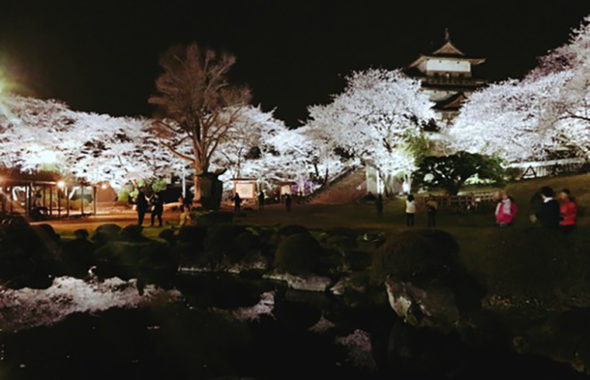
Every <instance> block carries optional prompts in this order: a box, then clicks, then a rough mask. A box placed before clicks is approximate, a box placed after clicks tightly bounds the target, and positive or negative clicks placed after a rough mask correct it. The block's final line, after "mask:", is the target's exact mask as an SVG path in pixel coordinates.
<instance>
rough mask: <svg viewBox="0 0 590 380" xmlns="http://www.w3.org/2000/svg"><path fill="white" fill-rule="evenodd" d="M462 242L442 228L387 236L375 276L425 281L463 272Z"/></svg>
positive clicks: (376, 265) (375, 269)
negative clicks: (461, 259)
mask: <svg viewBox="0 0 590 380" xmlns="http://www.w3.org/2000/svg"><path fill="white" fill-rule="evenodd" d="M458 253H459V245H458V244H457V242H456V241H455V239H454V238H453V237H452V236H451V235H450V234H448V233H446V232H444V231H441V230H411V231H404V232H401V233H399V234H396V235H392V236H390V237H388V239H387V240H386V241H385V243H384V244H383V245H382V246H381V247H380V248H379V249H378V250H377V254H376V255H375V258H374V260H373V266H372V269H373V279H374V280H376V281H378V282H381V281H383V280H385V278H387V277H388V276H391V277H393V278H394V279H395V280H397V281H411V282H413V283H424V282H428V281H431V280H433V279H444V278H447V277H448V276H449V275H451V272H452V271H461V268H462V266H461V265H460V263H459V258H458Z"/></svg>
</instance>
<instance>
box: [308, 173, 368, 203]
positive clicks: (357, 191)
mask: <svg viewBox="0 0 590 380" xmlns="http://www.w3.org/2000/svg"><path fill="white" fill-rule="evenodd" d="M366 193H367V182H366V176H365V170H364V169H363V168H358V169H355V170H353V171H351V172H350V173H348V174H346V175H343V176H342V177H340V178H338V179H336V180H334V181H333V182H332V183H330V184H329V185H328V186H326V187H325V188H323V189H321V190H319V191H318V192H317V193H316V194H314V196H313V197H312V198H311V199H310V200H309V203H310V204H345V203H352V202H354V201H356V200H357V199H359V198H361V197H363V196H364V195H365V194H366Z"/></svg>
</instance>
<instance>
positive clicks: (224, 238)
mask: <svg viewBox="0 0 590 380" xmlns="http://www.w3.org/2000/svg"><path fill="white" fill-rule="evenodd" d="M244 231H245V228H244V227H242V226H237V225H234V224H219V225H215V226H212V227H210V228H209V229H208V230H207V232H208V239H207V250H208V251H211V252H215V253H217V254H220V255H226V254H227V253H229V251H230V250H231V249H232V248H233V247H234V246H233V241H234V239H235V238H236V237H237V236H238V235H239V234H241V233H242V232H244Z"/></svg>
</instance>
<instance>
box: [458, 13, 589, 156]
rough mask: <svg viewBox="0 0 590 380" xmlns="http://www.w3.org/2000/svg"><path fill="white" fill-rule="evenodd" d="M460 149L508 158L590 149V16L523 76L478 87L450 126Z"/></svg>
mask: <svg viewBox="0 0 590 380" xmlns="http://www.w3.org/2000/svg"><path fill="white" fill-rule="evenodd" d="M449 136H450V139H451V143H452V145H453V146H454V147H455V149H457V150H466V151H469V152H474V153H475V152H479V153H486V154H496V155H498V156H499V157H501V158H503V159H504V160H505V161H507V162H520V161H527V160H545V159H549V158H559V157H564V156H571V155H578V156H583V157H585V158H588V156H589V153H590V16H589V17H587V18H586V19H585V20H584V23H583V24H582V26H581V27H580V28H578V29H577V30H575V31H574V32H573V34H572V37H571V39H570V41H569V43H567V44H565V45H564V46H561V47H559V48H557V49H555V50H553V51H551V52H550V53H549V54H548V55H547V56H545V57H542V58H541V59H540V64H539V66H538V67H537V68H535V69H534V70H532V71H531V72H530V73H529V74H528V75H527V76H526V77H525V78H524V79H522V80H513V79H512V80H507V81H505V82H501V83H498V84H493V85H491V86H489V87H487V88H485V89H483V90H481V91H479V92H476V93H474V94H473V95H472V96H471V97H470V98H469V100H468V101H467V102H466V104H465V105H464V106H463V109H462V111H461V113H460V115H459V116H458V117H457V119H456V120H455V123H454V125H453V126H452V127H451V128H450V131H449Z"/></svg>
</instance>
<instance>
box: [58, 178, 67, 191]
mask: <svg viewBox="0 0 590 380" xmlns="http://www.w3.org/2000/svg"><path fill="white" fill-rule="evenodd" d="M57 187H59V188H60V189H63V188H64V187H66V183H65V182H64V181H62V180H59V181H57Z"/></svg>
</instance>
